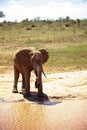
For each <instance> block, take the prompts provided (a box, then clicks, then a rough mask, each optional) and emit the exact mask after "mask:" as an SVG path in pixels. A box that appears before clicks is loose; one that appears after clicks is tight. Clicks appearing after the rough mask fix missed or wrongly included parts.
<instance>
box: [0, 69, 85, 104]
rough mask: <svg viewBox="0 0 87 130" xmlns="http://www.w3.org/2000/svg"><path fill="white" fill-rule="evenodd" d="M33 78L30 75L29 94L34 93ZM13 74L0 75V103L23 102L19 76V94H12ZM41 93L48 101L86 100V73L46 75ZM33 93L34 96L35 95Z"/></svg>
mask: <svg viewBox="0 0 87 130" xmlns="http://www.w3.org/2000/svg"><path fill="white" fill-rule="evenodd" d="M34 81H35V76H34V74H33V73H32V75H31V92H36V93H37V89H36V88H35V85H34ZM12 87H13V73H10V74H1V75H0V101H7V102H9V101H23V100H25V99H24V97H23V95H22V94H20V92H21V76H20V79H19V82H18V90H19V93H17V94H13V93H12ZM43 91H44V93H45V94H46V95H47V96H48V98H49V99H50V100H65V99H86V98H87V71H77V72H65V73H54V74H47V78H45V77H44V76H43ZM36 93H35V94H36Z"/></svg>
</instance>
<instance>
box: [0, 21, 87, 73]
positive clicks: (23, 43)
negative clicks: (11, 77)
mask: <svg viewBox="0 0 87 130" xmlns="http://www.w3.org/2000/svg"><path fill="white" fill-rule="evenodd" d="M86 28H87V23H86V22H85V24H84V26H83V25H81V26H80V27H78V26H77V24H76V25H74V26H69V27H67V26H65V25H64V24H63V25H60V24H59V23H57V22H56V21H54V22H52V23H50V24H48V23H41V22H36V23H34V24H27V25H23V24H21V23H16V24H13V23H10V24H7V23H4V24H3V25H2V26H0V72H5V71H6V70H9V69H12V67H13V55H14V53H15V51H16V50H18V49H20V48H23V47H29V46H34V47H35V48H36V49H39V48H45V49H47V50H48V52H49V57H50V58H49V60H48V62H47V63H46V64H45V65H44V68H45V70H46V71H48V72H52V71H53V72H57V71H71V70H81V69H87V29H86ZM7 68H8V69H7Z"/></svg>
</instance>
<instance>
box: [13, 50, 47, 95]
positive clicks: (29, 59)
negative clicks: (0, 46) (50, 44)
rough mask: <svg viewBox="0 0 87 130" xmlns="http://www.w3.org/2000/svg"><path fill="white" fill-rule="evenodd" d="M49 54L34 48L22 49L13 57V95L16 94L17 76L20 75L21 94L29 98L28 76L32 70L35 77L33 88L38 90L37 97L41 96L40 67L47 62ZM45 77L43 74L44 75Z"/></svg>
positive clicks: (41, 70)
mask: <svg viewBox="0 0 87 130" xmlns="http://www.w3.org/2000/svg"><path fill="white" fill-rule="evenodd" d="M48 58H49V54H48V52H47V51H46V50H45V49H40V50H36V49H35V48H24V49H22V50H20V51H18V52H17V53H16V55H15V56H14V86H13V90H12V92H13V93H17V92H18V89H17V82H18V78H19V74H20V73H21V75H22V92H23V94H24V95H26V96H27V95H28V96H30V75H31V71H32V70H34V73H35V75H36V81H35V87H36V88H38V94H37V96H43V87H42V73H43V74H44V71H43V67H42V65H43V64H44V63H45V62H46V61H47V60H48ZM44 75H45V74H44Z"/></svg>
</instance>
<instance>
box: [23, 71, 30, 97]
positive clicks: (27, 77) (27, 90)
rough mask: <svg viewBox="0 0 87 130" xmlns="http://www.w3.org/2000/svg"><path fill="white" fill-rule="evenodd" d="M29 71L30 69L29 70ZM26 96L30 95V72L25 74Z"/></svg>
mask: <svg viewBox="0 0 87 130" xmlns="http://www.w3.org/2000/svg"><path fill="white" fill-rule="evenodd" d="M27 72H28V71H27ZM24 84H25V93H24V95H25V96H30V73H25V74H24Z"/></svg>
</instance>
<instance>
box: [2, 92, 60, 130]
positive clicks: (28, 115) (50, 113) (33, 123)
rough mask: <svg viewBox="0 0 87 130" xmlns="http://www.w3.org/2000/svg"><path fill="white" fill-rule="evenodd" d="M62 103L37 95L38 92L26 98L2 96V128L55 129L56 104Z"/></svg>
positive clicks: (9, 129) (20, 129) (12, 129)
mask: <svg viewBox="0 0 87 130" xmlns="http://www.w3.org/2000/svg"><path fill="white" fill-rule="evenodd" d="M60 103H61V102H60V101H52V100H51V101H50V100H49V98H48V97H47V96H44V98H40V97H37V94H36V93H32V96H31V97H24V100H23V99H22V100H17V101H14V100H13V101H12V100H8V99H5V98H1V99H0V130H51V129H52V130H54V127H55V128H56V127H57V116H56V115H57V112H58V110H57V108H56V106H57V105H59V104H60ZM54 115H55V116H54ZM53 124H54V125H53Z"/></svg>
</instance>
